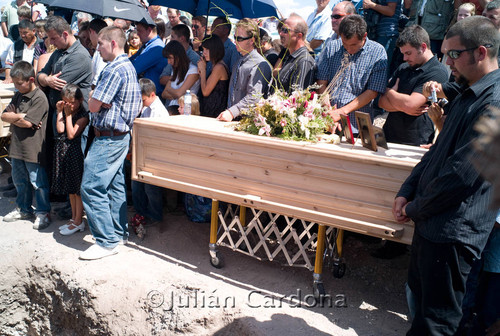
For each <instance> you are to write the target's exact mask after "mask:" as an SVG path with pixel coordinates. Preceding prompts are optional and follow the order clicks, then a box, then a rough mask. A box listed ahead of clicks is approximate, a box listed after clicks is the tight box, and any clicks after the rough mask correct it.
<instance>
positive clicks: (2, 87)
mask: <svg viewBox="0 0 500 336" xmlns="http://www.w3.org/2000/svg"><path fill="white" fill-rule="evenodd" d="M14 93H15V88H14V84H3V83H0V108H1V110H2V112H3V111H4V110H5V108H6V107H7V105H9V103H10V101H11V100H12V97H13V96H14ZM9 127H10V124H9V123H6V122H3V121H2V120H0V138H2V137H7V136H8V135H9V134H10V131H9ZM0 141H1V140H0Z"/></svg>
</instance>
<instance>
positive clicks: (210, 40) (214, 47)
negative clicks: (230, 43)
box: [201, 34, 225, 65]
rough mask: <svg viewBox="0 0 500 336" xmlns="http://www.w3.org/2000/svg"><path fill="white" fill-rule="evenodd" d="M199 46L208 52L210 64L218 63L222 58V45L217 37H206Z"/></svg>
mask: <svg viewBox="0 0 500 336" xmlns="http://www.w3.org/2000/svg"><path fill="white" fill-rule="evenodd" d="M201 46H202V47H203V48H205V49H208V51H209V52H210V62H212V64H213V65H215V64H217V63H219V62H220V61H221V60H222V59H223V58H224V53H225V51H224V43H223V42H222V40H221V39H220V37H219V36H217V35H215V34H213V35H207V36H205V38H204V39H203V42H201Z"/></svg>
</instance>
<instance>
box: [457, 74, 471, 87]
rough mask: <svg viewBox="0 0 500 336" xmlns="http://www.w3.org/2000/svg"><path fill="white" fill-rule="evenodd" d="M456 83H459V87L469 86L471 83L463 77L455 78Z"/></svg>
mask: <svg viewBox="0 0 500 336" xmlns="http://www.w3.org/2000/svg"><path fill="white" fill-rule="evenodd" d="M455 82H457V84H459V85H466V84H469V81H468V80H467V78H465V77H464V76H463V75H458V76H455Z"/></svg>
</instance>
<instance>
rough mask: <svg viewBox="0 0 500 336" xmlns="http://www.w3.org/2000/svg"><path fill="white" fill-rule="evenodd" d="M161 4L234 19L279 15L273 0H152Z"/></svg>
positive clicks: (151, 3)
mask: <svg viewBox="0 0 500 336" xmlns="http://www.w3.org/2000/svg"><path fill="white" fill-rule="evenodd" d="M149 4H150V5H160V6H165V7H172V8H175V9H178V10H183V11H186V12H188V13H191V14H193V15H194V16H198V15H211V16H226V15H227V16H229V17H230V18H232V19H242V18H260V17H266V16H276V17H277V16H278V13H277V8H276V5H275V4H274V1H273V0H182V1H179V0H150V1H149Z"/></svg>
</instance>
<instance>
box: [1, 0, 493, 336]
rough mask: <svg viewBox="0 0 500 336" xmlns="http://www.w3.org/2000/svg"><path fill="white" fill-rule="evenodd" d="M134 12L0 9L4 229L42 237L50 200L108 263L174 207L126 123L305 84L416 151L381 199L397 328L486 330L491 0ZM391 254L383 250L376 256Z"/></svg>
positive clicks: (229, 109)
mask: <svg viewBox="0 0 500 336" xmlns="http://www.w3.org/2000/svg"><path fill="white" fill-rule="evenodd" d="M144 7H145V8H146V9H147V11H148V12H149V15H150V16H151V18H152V19H153V21H154V22H155V24H154V25H153V24H148V23H145V22H130V21H127V20H124V19H112V18H99V17H92V16H91V15H89V14H87V13H83V12H73V11H69V10H64V9H59V8H46V7H45V6H43V5H41V4H36V3H35V2H26V1H25V0H16V1H13V2H12V3H11V4H8V5H6V6H5V7H4V8H2V15H1V28H2V32H1V33H0V58H1V66H2V76H4V78H5V79H4V80H3V83H5V84H13V85H14V87H15V89H16V93H15V94H14V96H13V98H12V101H11V102H10V104H8V105H6V106H3V108H4V110H3V112H2V115H1V119H2V121H3V122H5V123H10V125H11V126H10V132H11V134H10V137H11V139H10V145H9V162H10V163H11V166H12V171H11V175H12V176H11V177H12V179H11V182H10V183H11V184H9V185H4V186H1V188H2V190H4V191H5V194H8V196H11V197H15V200H16V208H15V209H14V210H13V211H12V212H10V213H8V214H6V215H5V216H4V217H3V222H15V221H18V220H34V222H33V228H34V229H36V230H42V229H45V228H47V227H48V226H49V225H50V224H51V215H50V214H51V210H52V212H54V211H53V209H51V201H53V200H54V199H58V200H64V201H66V205H65V206H63V207H62V208H60V209H59V210H58V212H57V213H58V215H59V216H60V217H62V218H66V219H67V222H66V224H64V225H62V226H60V227H59V231H60V234H61V235H71V234H74V233H76V232H80V231H84V229H85V225H86V222H87V224H88V227H89V228H90V232H91V233H92V236H93V237H94V239H95V243H94V244H93V245H92V246H90V247H89V248H88V249H87V250H85V251H83V252H82V253H81V254H80V259H84V260H94V259H99V258H103V257H107V256H111V255H114V254H116V253H118V248H119V245H120V244H126V243H127V240H128V235H129V226H130V227H131V229H133V230H132V231H134V230H135V231H136V233H138V234H141V232H143V231H141V230H143V229H144V227H147V226H148V225H151V224H153V223H156V222H161V221H162V220H163V213H164V212H165V211H168V212H171V213H173V214H177V213H180V214H182V213H184V212H185V211H186V209H185V208H184V206H183V205H184V204H183V198H181V197H179V194H178V193H177V192H175V191H172V190H164V189H163V188H160V187H157V186H153V185H149V184H144V183H141V182H137V181H130V177H127V173H126V172H127V169H126V168H127V166H129V165H130V164H128V165H127V162H129V159H130V157H129V155H128V154H129V152H130V148H129V147H130V137H131V131H133V127H132V126H133V123H134V120H135V119H136V118H153V117H154V118H157V119H155V120H159V121H158V122H161V119H162V118H167V117H169V116H173V115H178V114H186V113H190V114H193V115H201V116H205V117H210V118H216V119H218V120H220V121H221V122H228V121H232V120H238V118H241V115H242V114H244V112H245V110H246V109H247V108H248V107H249V106H251V105H252V104H255V103H256V102H258V101H259V99H261V98H262V97H264V98H265V97H267V95H269V94H272V93H273V92H275V91H277V90H281V91H283V92H286V93H291V92H292V91H293V90H295V89H304V88H308V87H310V86H311V85H315V87H314V88H315V90H317V92H318V93H323V92H325V90H329V91H327V92H330V102H329V103H330V106H331V108H330V110H329V113H330V115H331V116H332V118H333V120H334V121H339V120H340V117H341V116H342V115H345V116H349V115H351V118H350V122H351V127H352V130H353V134H354V135H355V136H356V135H357V133H358V128H357V125H356V120H355V118H354V117H352V115H353V113H354V112H355V111H363V112H367V113H369V114H370V116H371V117H372V119H374V118H375V117H377V116H382V117H383V118H385V124H384V126H383V130H384V134H385V137H386V140H387V142H389V143H398V144H404V145H410V146H421V147H425V148H427V149H428V151H427V152H426V154H425V155H424V156H423V157H422V159H421V161H420V162H419V163H418V164H417V165H416V166H415V168H414V169H413V171H412V173H411V174H410V176H409V177H408V178H407V179H406V181H405V182H404V183H403V184H402V186H401V188H400V190H399V192H398V193H397V195H395V200H394V205H393V215H394V218H395V220H396V221H399V222H405V221H408V220H410V219H411V220H413V222H414V223H415V232H414V236H413V241H412V245H411V255H410V265H409V270H408V283H407V299H408V305H409V311H410V316H411V321H412V323H411V328H410V330H409V331H408V333H407V335H419V336H420V335H497V334H500V224H499V221H500V213H499V212H498V209H497V210H495V209H492V208H491V206H490V200H491V198H492V196H491V194H492V187H491V185H490V183H489V182H488V181H486V180H485V179H483V178H482V177H481V175H480V174H479V173H478V172H477V171H476V169H475V168H474V166H473V165H472V164H471V158H473V157H474V155H475V152H474V151H473V148H472V145H471V144H472V142H473V141H474V140H475V139H476V138H477V136H478V134H477V131H476V129H475V128H474V124H475V123H476V122H477V121H478V120H479V119H480V118H481V117H488V116H491V115H492V114H493V111H494V109H495V108H499V107H500V72H499V70H498V67H499V60H500V58H499V47H500V0H493V1H488V0H475V1H465V0H462V1H460V0H455V1H442V0H427V1H425V0H413V1H412V0H404V1H402V0H377V1H373V0H357V1H339V0H332V1H329V0H316V8H315V9H314V11H313V12H312V13H311V14H310V15H309V16H308V17H302V16H301V15H299V14H296V13H292V14H290V15H288V17H286V18H280V19H278V18H276V17H270V18H262V19H250V18H244V19H241V20H234V19H230V18H228V17H225V16H220V17H215V18H214V17H209V18H208V19H210V20H207V17H204V16H195V17H191V15H188V14H187V13H181V12H180V11H179V10H176V9H174V8H168V9H167V8H164V7H161V6H147V5H146V4H144ZM209 23H210V24H209ZM332 84H333V85H332ZM332 131H335V130H332ZM127 190H131V192H130V193H129V195H130V197H129V198H127ZM164 197H165V200H164ZM127 204H128V205H129V206H133V209H134V210H135V214H134V215H133V217H131V218H130V219H129V218H128V214H127V206H126V205H127ZM164 205H165V206H164ZM195 215H196V214H195ZM84 217H85V220H84ZM195 217H196V216H195ZM401 251H406V246H404V245H399V244H397V243H390V242H388V243H386V245H385V246H383V247H382V248H381V249H380V250H378V251H376V253H374V255H375V256H377V257H380V258H392V257H394V256H396V255H398V254H400V252H401Z"/></svg>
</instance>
